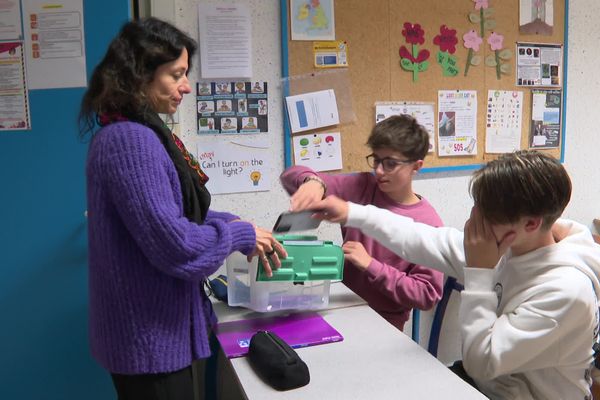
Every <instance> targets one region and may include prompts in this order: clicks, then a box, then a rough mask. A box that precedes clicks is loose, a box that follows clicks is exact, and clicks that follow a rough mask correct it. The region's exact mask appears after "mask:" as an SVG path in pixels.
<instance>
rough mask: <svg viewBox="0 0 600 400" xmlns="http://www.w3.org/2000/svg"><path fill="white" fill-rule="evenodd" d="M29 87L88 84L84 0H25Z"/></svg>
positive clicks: (24, 12) (62, 86) (67, 86)
mask: <svg viewBox="0 0 600 400" xmlns="http://www.w3.org/2000/svg"><path fill="white" fill-rule="evenodd" d="M23 14H24V24H23V25H24V27H25V51H26V53H25V59H26V60H27V82H28V87H29V89H50V88H69V87H82V86H87V78H86V65H85V39H84V29H83V0H59V1H53V2H52V3H51V4H49V3H48V2H47V1H45V0H23Z"/></svg>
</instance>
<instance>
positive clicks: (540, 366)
mask: <svg viewBox="0 0 600 400" xmlns="http://www.w3.org/2000/svg"><path fill="white" fill-rule="evenodd" d="M470 192H471V195H472V197H473V200H474V202H475V205H474V207H473V209H472V211H471V216H470V218H469V219H468V220H467V222H466V223H465V228H464V232H461V231H459V230H457V229H454V228H447V227H446V228H434V227H431V226H429V225H425V224H421V223H417V222H414V221H413V220H412V219H410V218H406V217H403V216H400V215H396V214H393V213H391V212H389V211H387V210H382V209H379V208H376V207H373V206H360V205H356V204H353V203H348V202H345V201H342V200H340V199H338V198H335V197H333V196H330V197H327V198H326V199H325V200H323V201H321V202H319V203H318V204H314V205H313V207H314V208H315V209H321V210H323V212H320V213H319V214H317V215H316V216H317V217H320V218H324V219H327V220H330V221H334V222H340V223H342V224H345V225H346V226H349V227H355V228H359V229H361V230H362V231H363V232H364V233H365V234H367V235H370V236H372V237H373V238H374V239H375V240H377V241H379V242H380V243H381V244H383V245H384V246H386V247H388V248H390V249H391V250H393V251H395V252H396V253H397V254H398V255H400V257H402V258H404V259H406V260H409V261H411V262H414V263H419V264H424V265H428V266H430V267H432V268H436V269H439V270H440V271H442V272H444V273H446V274H449V275H451V276H455V277H457V279H458V280H459V281H461V282H463V283H464V286H465V289H464V290H463V291H462V292H461V304H460V311H459V319H460V325H461V333H462V355H463V363H464V369H465V370H466V372H467V373H468V375H469V376H470V377H471V378H472V379H473V380H474V381H475V384H476V386H477V388H478V389H479V390H480V391H482V392H483V393H484V394H485V395H487V396H488V397H490V398H491V399H503V400H506V399H520V400H524V399H536V400H539V399H556V400H559V399H569V400H570V399H591V393H590V385H591V377H590V373H591V368H592V362H593V356H594V351H593V349H592V347H593V345H594V343H595V342H596V341H597V340H598V297H599V295H600V284H599V282H598V276H599V275H600V274H599V272H600V246H598V245H596V244H595V243H594V241H593V239H592V235H591V233H590V231H589V230H588V229H587V227H585V226H583V225H580V224H578V223H576V222H572V221H567V220H558V218H559V217H560V215H561V214H562V212H563V210H564V208H565V207H566V205H567V203H568V202H569V199H570V196H571V182H570V179H569V176H568V175H567V173H566V171H565V170H564V168H563V167H562V165H561V164H560V162H558V161H557V160H555V159H553V158H552V157H550V156H547V155H545V154H542V153H539V152H536V151H519V152H516V153H512V154H507V155H504V156H501V157H500V158H499V159H498V160H494V161H491V162H489V163H488V164H487V165H485V166H484V167H483V168H481V169H480V170H478V171H477V172H475V174H474V175H473V177H472V180H471V185H470Z"/></svg>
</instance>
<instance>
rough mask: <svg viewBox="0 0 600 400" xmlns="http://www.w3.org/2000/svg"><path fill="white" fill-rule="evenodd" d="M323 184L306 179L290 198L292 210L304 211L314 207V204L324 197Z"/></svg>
mask: <svg viewBox="0 0 600 400" xmlns="http://www.w3.org/2000/svg"><path fill="white" fill-rule="evenodd" d="M323 194H324V193H323V185H321V184H320V183H319V182H318V181H312V180H311V181H306V182H304V183H303V184H302V185H300V187H299V188H298V190H297V191H296V193H294V194H293V196H292V197H291V198H290V211H302V210H307V209H310V208H312V207H311V206H312V204H314V203H316V202H317V201H319V200H321V199H322V198H323Z"/></svg>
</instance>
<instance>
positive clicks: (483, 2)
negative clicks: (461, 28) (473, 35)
mask: <svg viewBox="0 0 600 400" xmlns="http://www.w3.org/2000/svg"><path fill="white" fill-rule="evenodd" d="M473 1H474V2H475V9H476V10H480V9H482V8H488V7H489V4H488V0H473Z"/></svg>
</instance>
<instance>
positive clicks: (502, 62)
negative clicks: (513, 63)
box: [485, 32, 512, 79]
mask: <svg viewBox="0 0 600 400" xmlns="http://www.w3.org/2000/svg"><path fill="white" fill-rule="evenodd" d="M487 42H488V44H489V45H490V49H492V51H493V52H494V54H490V55H489V56H487V57H486V58H485V65H487V66H488V67H494V68H496V78H497V79H500V78H501V77H502V74H505V75H508V74H509V73H510V64H509V63H507V62H506V61H508V60H510V59H511V58H512V51H510V50H509V49H503V48H502V47H503V46H504V45H503V42H504V36H502V35H500V34H499V33H496V32H492V34H491V35H490V36H489V37H488V39H487Z"/></svg>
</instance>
